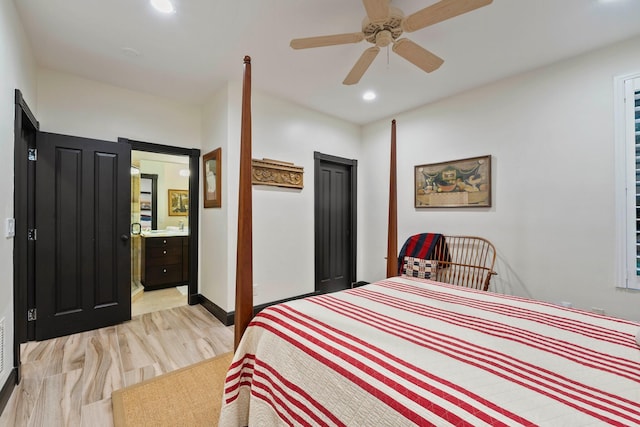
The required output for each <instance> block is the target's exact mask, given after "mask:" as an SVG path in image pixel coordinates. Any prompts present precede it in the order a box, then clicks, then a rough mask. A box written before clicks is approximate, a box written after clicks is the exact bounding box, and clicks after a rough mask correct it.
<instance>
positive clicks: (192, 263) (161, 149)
mask: <svg viewBox="0 0 640 427" xmlns="http://www.w3.org/2000/svg"><path fill="white" fill-rule="evenodd" d="M118 142H126V143H128V144H130V145H131V150H132V151H133V150H135V151H146V152H149V153H159V154H171V155H174V156H189V170H190V171H191V172H190V174H189V216H188V218H189V292H188V294H189V296H188V299H187V302H188V303H189V305H195V304H199V303H200V300H199V299H198V256H199V255H198V234H199V232H198V230H199V229H198V223H199V216H200V212H199V204H200V197H199V196H200V189H199V184H200V180H199V177H200V150H199V149H197V148H181V147H173V146H169V145H161V144H155V143H151V142H144V141H136V140H133V139H128V138H118Z"/></svg>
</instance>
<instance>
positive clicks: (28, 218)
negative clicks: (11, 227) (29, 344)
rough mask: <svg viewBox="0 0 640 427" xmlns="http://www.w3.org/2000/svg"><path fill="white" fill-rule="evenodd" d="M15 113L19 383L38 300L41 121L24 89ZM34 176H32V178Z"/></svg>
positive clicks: (17, 97)
mask: <svg viewBox="0 0 640 427" xmlns="http://www.w3.org/2000/svg"><path fill="white" fill-rule="evenodd" d="M14 99H15V100H14V103H15V117H14V153H13V164H14V184H13V185H14V190H13V217H14V220H15V235H14V237H13V360H14V362H13V363H14V369H15V370H16V384H18V383H19V382H20V379H21V369H20V344H21V343H23V342H26V341H27V340H28V339H29V336H30V335H32V336H33V335H35V328H34V325H33V323H31V325H29V322H28V321H27V310H28V309H29V308H30V301H29V298H31V299H32V301H31V304H33V303H34V301H33V298H34V295H29V289H30V287H33V286H35V282H34V269H33V267H34V266H33V265H31V264H32V263H33V256H31V257H30V256H29V254H30V253H31V254H33V251H34V249H35V247H34V245H33V243H30V242H29V239H28V230H29V228H30V226H31V227H33V222H34V211H33V209H32V210H31V211H30V210H29V209H30V201H33V198H34V197H35V167H34V164H33V162H31V161H30V160H29V155H28V150H29V149H30V148H35V145H36V133H37V132H38V131H39V130H40V123H39V122H38V121H37V120H36V117H35V116H34V115H33V113H32V112H31V109H30V108H29V106H28V105H27V103H26V101H25V100H24V97H23V96H22V92H21V91H20V89H16V90H15V95H14ZM24 131H28V132H30V133H31V135H32V136H33V137H32V138H29V141H26V140H25V139H24V138H23V137H22V136H23V132H24ZM30 178H31V179H30Z"/></svg>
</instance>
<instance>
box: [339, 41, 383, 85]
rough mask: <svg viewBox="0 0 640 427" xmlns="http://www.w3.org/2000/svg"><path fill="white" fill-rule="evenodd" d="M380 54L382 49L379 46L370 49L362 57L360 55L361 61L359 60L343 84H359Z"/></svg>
mask: <svg viewBox="0 0 640 427" xmlns="http://www.w3.org/2000/svg"><path fill="white" fill-rule="evenodd" d="M378 52H380V48H379V47H377V46H374V47H370V48H369V49H367V50H365V51H364V52H362V55H360V59H358V61H357V62H356V64H355V65H354V66H353V68H352V69H351V71H349V74H347V77H346V78H345V79H344V81H343V82H342V84H344V85H354V84H356V83H358V82H359V81H360V79H361V78H362V76H363V75H364V73H365V72H366V71H367V69H368V68H369V65H371V63H372V62H373V60H374V59H375V58H376V56H377V55H378Z"/></svg>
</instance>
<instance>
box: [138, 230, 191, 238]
mask: <svg viewBox="0 0 640 427" xmlns="http://www.w3.org/2000/svg"><path fill="white" fill-rule="evenodd" d="M140 235H141V236H142V237H176V236H188V235H189V231H188V230H183V231H180V230H177V231H176V230H152V231H143V232H142V233H140Z"/></svg>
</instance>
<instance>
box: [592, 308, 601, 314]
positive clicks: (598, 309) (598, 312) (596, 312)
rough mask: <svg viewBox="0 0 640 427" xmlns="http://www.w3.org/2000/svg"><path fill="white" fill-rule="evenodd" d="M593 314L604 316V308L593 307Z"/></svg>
mask: <svg viewBox="0 0 640 427" xmlns="http://www.w3.org/2000/svg"><path fill="white" fill-rule="evenodd" d="M591 312H592V313H595V314H604V308H600V307H591Z"/></svg>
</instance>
